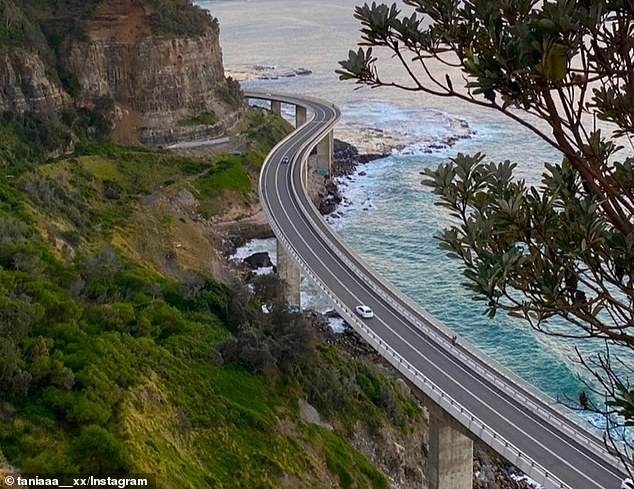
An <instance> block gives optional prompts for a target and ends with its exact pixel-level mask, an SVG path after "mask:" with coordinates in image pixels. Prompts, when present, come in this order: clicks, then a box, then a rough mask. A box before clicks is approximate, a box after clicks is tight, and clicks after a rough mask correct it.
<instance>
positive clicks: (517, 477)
mask: <svg viewBox="0 0 634 489" xmlns="http://www.w3.org/2000/svg"><path fill="white" fill-rule="evenodd" d="M511 479H513V480H514V481H517V482H526V483H527V484H528V485H530V486H533V487H534V488H535V489H544V486H542V485H541V484H539V483H537V482H535V481H534V480H533V479H531V478H530V477H528V476H527V475H515V474H511Z"/></svg>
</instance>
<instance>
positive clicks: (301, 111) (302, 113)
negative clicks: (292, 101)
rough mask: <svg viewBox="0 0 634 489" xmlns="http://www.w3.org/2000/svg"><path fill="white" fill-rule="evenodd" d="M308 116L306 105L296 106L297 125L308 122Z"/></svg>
mask: <svg viewBox="0 0 634 489" xmlns="http://www.w3.org/2000/svg"><path fill="white" fill-rule="evenodd" d="M307 119H308V116H307V114H306V107H300V106H299V105H296V106H295V127H299V126H301V125H304V124H306V120H307Z"/></svg>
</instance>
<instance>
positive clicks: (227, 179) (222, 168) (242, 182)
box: [194, 155, 251, 198]
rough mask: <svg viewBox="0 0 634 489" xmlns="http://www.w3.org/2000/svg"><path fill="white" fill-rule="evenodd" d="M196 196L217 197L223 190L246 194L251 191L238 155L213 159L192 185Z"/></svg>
mask: <svg viewBox="0 0 634 489" xmlns="http://www.w3.org/2000/svg"><path fill="white" fill-rule="evenodd" d="M194 185H195V187H196V190H197V191H198V196H200V197H203V198H204V197H217V196H219V195H221V194H222V192H224V191H225V190H234V191H236V192H240V193H242V194H246V193H247V192H249V191H250V190H251V180H250V179H249V175H248V173H247V170H246V168H245V167H244V166H243V164H242V158H241V157H240V156H239V155H228V156H220V157H218V158H215V159H214V160H213V162H212V166H211V168H210V169H209V170H207V171H206V172H205V174H204V175H202V176H200V177H198V178H197V179H196V182H195V183H194Z"/></svg>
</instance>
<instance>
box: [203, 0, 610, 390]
mask: <svg viewBox="0 0 634 489" xmlns="http://www.w3.org/2000/svg"><path fill="white" fill-rule="evenodd" d="M197 3H198V4H199V5H201V6H203V7H205V8H209V9H210V10H211V12H212V13H213V15H215V16H216V17H218V18H219V20H220V26H221V43H222V47H223V52H224V59H225V66H227V67H228V68H233V69H238V70H240V69H243V68H249V67H252V66H254V65H262V66H268V67H271V68H272V67H275V69H272V70H271V73H277V72H279V73H285V72H286V71H287V70H288V69H293V68H299V67H301V68H306V69H309V70H311V71H312V74H311V75H309V76H299V77H292V78H285V77H283V78H279V79H277V80H249V81H246V82H244V84H245V86H246V87H248V88H252V89H258V90H262V91H274V90H278V91H287V92H291V93H303V94H309V95H314V96H319V97H323V98H326V99H328V100H331V101H333V102H335V103H336V104H338V105H339V106H340V108H341V109H342V112H343V125H344V126H347V127H349V128H350V127H351V128H357V129H361V128H364V127H371V128H380V129H381V130H384V131H386V132H390V131H394V132H396V133H398V134H405V135H406V136H407V137H408V138H410V139H411V140H412V142H413V143H416V142H417V141H423V142H425V141H429V140H430V139H433V138H434V137H435V135H436V134H437V133H438V131H439V128H442V130H443V131H446V130H447V129H446V127H447V123H448V121H455V120H466V121H467V122H468V124H469V126H470V128H471V129H472V130H473V131H475V134H474V135H473V137H472V138H471V139H467V140H461V141H459V142H458V143H457V144H456V145H455V146H453V147H451V148H448V149H442V150H436V151H434V152H432V153H426V152H424V148H425V144H422V145H416V144H412V146H411V147H410V148H409V151H406V152H404V153H407V154H403V153H401V154H394V155H392V156H390V157H388V158H385V159H382V160H378V161H375V162H372V163H370V164H368V165H365V166H364V167H363V168H362V170H363V171H364V172H366V173H367V175H365V176H362V177H356V178H353V179H352V180H345V184H346V186H345V187H344V191H345V195H346V196H347V198H348V199H350V201H351V203H350V204H349V205H348V206H347V207H342V208H341V213H342V217H340V218H338V219H332V220H331V222H332V223H333V225H334V226H335V228H336V229H337V230H338V231H339V232H340V233H341V235H342V236H343V237H344V239H345V240H346V241H347V242H348V243H349V244H350V245H351V246H352V247H353V248H354V249H355V250H356V251H357V252H358V253H359V254H361V255H362V256H363V257H364V258H365V259H366V260H367V261H368V262H369V263H370V264H371V265H372V266H373V267H374V268H375V269H376V270H377V271H378V272H379V273H381V274H382V275H383V276H385V277H386V278H387V279H388V280H389V281H391V282H392V283H393V284H395V285H396V286H397V287H399V288H400V289H401V290H402V291H403V292H405V293H406V294H407V295H408V296H409V297H411V298H412V299H413V300H414V301H416V302H417V303H419V304H420V305H421V306H422V307H424V308H425V309H426V310H427V311H429V312H430V313H432V314H433V315H434V316H435V317H436V318H438V319H439V320H441V321H443V322H444V323H445V324H446V325H447V326H449V327H450V328H452V329H453V330H455V331H456V333H457V334H458V335H459V336H460V337H463V338H466V339H468V340H469V341H470V342H471V343H473V344H474V345H475V346H477V347H479V348H480V349H481V350H483V351H484V352H485V353H487V354H489V355H490V356H491V357H493V358H494V359H495V360H497V361H498V362H500V363H501V364H503V365H504V366H505V367H507V368H509V369H511V370H512V371H514V372H515V373H516V374H517V375H519V376H521V377H523V378H524V379H525V380H527V381H529V382H530V383H532V384H533V385H534V386H536V387H538V388H540V389H541V390H542V391H544V392H545V393H547V394H549V395H551V396H553V397H556V398H562V399H570V400H574V399H576V396H577V393H578V392H579V391H580V390H581V389H582V388H583V383H582V381H581V378H586V377H587V373H586V372H585V370H583V369H582V368H581V367H580V366H579V365H578V364H577V363H576V361H575V358H576V357H575V353H574V346H575V345H574V343H573V342H571V341H564V340H561V339H558V338H550V337H547V336H544V335H542V334H538V333H535V332H534V331H532V330H531V329H530V328H529V326H528V325H527V324H526V323H524V322H522V321H519V320H516V319H513V318H509V317H508V316H506V315H504V314H499V315H498V316H497V317H496V318H495V319H494V320H489V319H487V318H485V317H484V316H483V315H482V311H483V307H482V304H481V303H479V302H475V301H473V300H472V299H471V297H470V296H469V295H468V293H467V292H466V290H465V289H464V288H463V287H462V286H461V283H462V282H463V277H462V275H461V272H460V268H459V264H458V263H457V262H456V261H452V260H450V259H449V258H447V257H446V256H445V255H444V253H443V252H442V251H441V250H440V249H439V248H438V242H437V241H436V240H435V239H434V235H435V234H437V233H438V232H439V230H440V229H441V228H442V227H443V226H445V225H447V224H448V222H449V220H448V217H447V215H446V214H445V212H444V211H443V210H442V209H440V208H438V207H437V206H435V205H434V201H435V197H434V196H433V195H432V194H431V192H430V191H429V190H428V189H426V188H425V187H423V186H422V185H421V184H420V180H421V176H420V174H419V172H420V171H421V170H422V169H424V168H428V167H434V166H436V165H438V164H440V163H443V162H445V161H446V160H447V158H449V157H451V156H452V155H455V154H456V153H457V152H458V151H461V152H465V153H473V152H476V151H481V152H483V153H486V154H487V155H488V157H490V159H492V160H495V161H500V160H504V159H510V160H512V161H516V162H518V163H520V167H519V168H518V171H517V175H518V176H519V177H522V178H525V179H526V180H527V181H529V182H532V183H538V182H539V177H540V173H541V168H542V165H543V162H544V161H558V160H559V157H558V155H557V154H556V153H555V152H554V151H553V150H552V149H551V148H550V147H548V146H546V145H545V144H544V143H543V142H542V141H541V140H539V139H538V138H537V137H536V136H534V135H533V134H531V133H529V132H528V131H527V130H525V129H524V128H522V127H521V126H519V125H517V124H515V123H513V122H512V121H509V120H508V119H506V118H503V117H501V116H499V115H497V114H495V113H492V112H489V111H484V110H482V109H480V108H478V107H474V106H469V105H466V104H464V103H461V102H458V101H453V100H445V99H442V100H439V99H434V98H429V97H425V96H422V95H421V96H412V95H410V94H407V93H404V92H401V91H396V90H392V91H390V90H370V89H367V88H364V89H361V90H358V91H355V90H354V85H352V84H350V83H343V82H340V81H338V79H337V76H336V75H335V74H334V70H335V69H336V68H337V61H338V60H340V59H343V58H345V57H346V53H347V51H348V49H350V48H353V47H355V43H356V41H357V39H358V25H357V24H356V21H355V20H354V19H353V18H352V12H353V9H354V5H355V4H356V3H357V2H356V1H355V0H336V1H335V0H320V1H319V2H314V1H308V0H216V1H198V2H197ZM384 66H386V67H387V72H388V73H392V74H393V75H394V76H398V73H399V72H398V71H397V70H396V69H395V67H394V66H393V65H391V64H390V62H389V61H386V64H385V65H384ZM454 76H456V75H454ZM583 348H584V350H586V351H587V352H591V351H600V350H601V348H602V344H600V343H599V344H596V345H595V344H588V343H583Z"/></svg>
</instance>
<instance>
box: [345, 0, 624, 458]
mask: <svg viewBox="0 0 634 489" xmlns="http://www.w3.org/2000/svg"><path fill="white" fill-rule="evenodd" d="M403 3H404V4H406V5H407V6H408V7H411V8H412V9H413V10H414V12H413V13H411V15H410V13H408V14H404V13H402V12H401V10H400V9H399V8H398V7H397V6H396V4H393V5H392V6H388V5H384V4H380V5H377V4H376V3H374V2H373V3H372V5H369V4H365V5H363V6H360V7H357V8H356V10H355V17H356V18H357V19H358V20H359V21H360V22H361V25H362V29H361V34H362V41H361V43H360V45H361V46H365V48H364V47H361V48H360V49H359V50H357V51H350V52H349V55H348V59H347V60H344V61H341V63H340V64H341V68H342V69H340V70H338V73H339V74H340V77H341V78H342V79H351V80H356V81H357V83H360V84H365V85H369V86H373V87H378V86H392V87H397V88H400V89H405V90H409V91H412V92H423V93H426V94H430V95H436V96H440V97H452V98H458V99H461V100H463V101H465V102H468V103H471V104H474V105H478V106H481V107H485V108H489V109H492V110H495V111H497V112H499V113H501V114H503V115H504V116H506V117H508V118H509V119H511V120H514V121H515V122H517V123H519V124H521V125H523V126H524V127H526V128H527V129H529V130H530V131H532V132H533V133H535V134H536V135H537V136H538V137H540V138H541V139H542V140H543V141H544V142H545V143H546V144H549V145H551V146H552V147H553V148H555V149H556V150H558V151H559V152H560V153H561V155H562V157H563V158H562V161H561V163H559V164H547V165H546V168H545V172H544V175H543V180H542V185H541V187H539V188H533V187H529V186H527V185H526V184H525V182H523V181H518V180H515V179H514V178H513V169H514V168H515V164H512V163H510V162H504V163H500V164H494V163H485V162H484V156H482V155H480V154H477V155H473V156H465V155H458V156H457V157H456V158H453V159H451V161H450V162H449V163H447V164H444V165H441V166H440V167H439V168H438V169H435V170H428V171H426V172H425V175H426V177H427V178H426V179H425V181H424V183H425V184H426V185H429V186H431V187H432V189H433V191H434V192H435V193H436V194H438V195H439V198H440V202H439V204H440V205H442V206H444V207H446V208H447V209H448V210H449V212H450V213H451V215H452V216H453V217H454V218H455V220H456V225H454V226H452V227H450V228H449V229H447V230H445V231H444V232H443V233H442V234H441V235H440V237H439V239H440V242H441V245H442V247H443V248H445V249H447V250H448V252H449V254H450V256H452V257H454V258H457V259H459V260H461V261H462V263H463V264H464V270H465V271H464V273H465V276H466V277H467V279H468V284H467V286H468V287H469V288H470V289H471V290H472V291H473V293H474V296H475V297H476V298H478V299H480V300H483V301H485V302H486V312H487V314H489V315H490V316H493V315H494V314H495V312H496V311H498V310H503V311H507V312H509V314H511V315H513V316H517V317H520V318H523V319H525V320H526V321H527V322H528V323H529V324H530V325H531V326H533V327H534V328H535V329H537V330H538V331H540V332H544V333H547V334H551V335H555V336H562V337H573V338H582V339H599V340H603V341H605V342H606V343H605V344H606V345H607V348H608V350H607V351H606V353H605V354H601V355H598V356H596V357H593V358H588V357H584V356H582V355H581V354H579V357H580V361H581V362H582V363H583V364H584V365H585V366H586V367H587V368H588V369H589V370H590V371H591V372H592V374H593V375H594V376H595V378H596V379H597V380H598V381H599V382H600V383H601V384H602V386H603V387H604V388H605V389H604V390H605V391H606V392H607V395H608V399H609V400H608V402H607V405H605V406H603V405H594V404H592V403H591V402H589V401H588V397H587V396H586V395H585V393H584V394H583V395H580V404H581V405H582V406H581V407H583V408H586V409H593V410H597V411H600V412H602V413H603V414H604V415H605V416H606V418H607V420H608V425H609V426H613V424H616V425H617V427H618V425H619V424H621V423H623V422H624V423H625V424H628V425H631V424H632V423H633V422H634V419H633V418H632V414H633V413H634V404H633V399H634V390H632V387H631V386H630V385H628V380H627V379H628V376H629V375H631V374H632V372H634V365H632V363H631V358H632V351H633V350H634V159H633V158H632V157H631V156H627V155H624V154H623V153H624V152H623V151H622V149H623V148H622V145H623V144H625V145H626V146H627V147H628V148H629V150H630V154H631V150H632V149H633V146H632V140H631V137H632V135H633V133H634V102H633V101H634V87H633V85H632V79H633V78H634V65H633V64H632V59H634V36H632V25H634V3H632V2H631V1H629V0H626V1H622V0H616V1H607V2H604V1H567V0H557V1H549V2H535V1H530V0H529V1H513V2H508V1H502V0H499V1H479V0H475V1H467V2H459V1H456V0H404V2H403ZM386 52H387V53H389V54H391V55H393V56H394V57H395V59H396V60H397V62H399V63H400V64H401V66H402V68H403V69H404V70H405V72H406V74H407V76H408V80H409V82H411V83H404V82H401V81H399V80H391V79H384V78H383V74H382V72H381V71H380V63H379V62H378V57H377V56H380V55H381V54H384V53H386ZM438 65H440V66H443V65H444V67H445V68H446V73H445V74H444V76H443V75H442V74H441V75H438V73H440V72H439V71H438V70H437V69H436V67H437V66H438ZM459 79H463V80H464V82H465V83H464V84H459V82H458V80H459ZM459 85H461V86H459ZM597 121H602V122H603V124H602V126H601V128H599V127H598V126H599V124H597ZM527 163H535V162H527ZM610 348H612V349H613V352H612V355H610V351H609V349H610ZM597 394H598V395H599V398H603V396H604V395H605V394H604V392H598V393H597ZM620 432H621V431H619V430H615V431H612V430H609V432H608V433H609V434H610V435H612V434H618V433H620ZM625 455H626V456H627V457H629V458H631V453H627V451H626V453H625Z"/></svg>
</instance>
